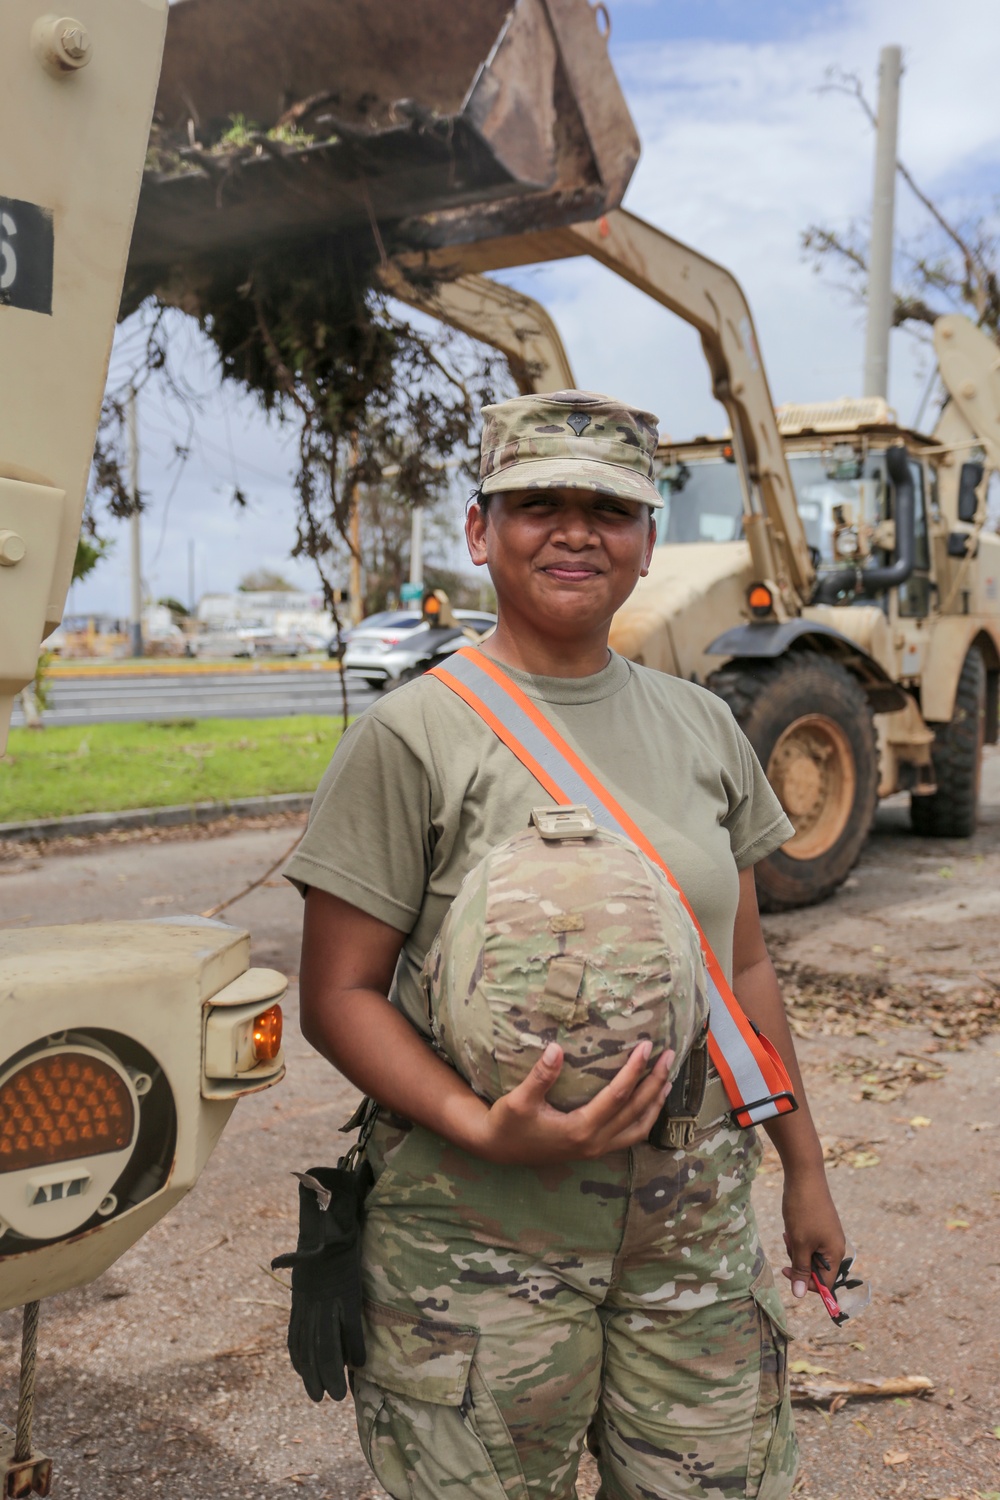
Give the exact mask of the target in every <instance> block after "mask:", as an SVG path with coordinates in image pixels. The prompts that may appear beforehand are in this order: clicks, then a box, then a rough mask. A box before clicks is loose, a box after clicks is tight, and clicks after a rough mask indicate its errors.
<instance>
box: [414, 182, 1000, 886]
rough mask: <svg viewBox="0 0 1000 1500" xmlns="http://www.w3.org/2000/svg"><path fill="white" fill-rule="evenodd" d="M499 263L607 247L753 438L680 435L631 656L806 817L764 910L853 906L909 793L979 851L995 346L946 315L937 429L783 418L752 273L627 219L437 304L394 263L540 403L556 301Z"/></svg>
mask: <svg viewBox="0 0 1000 1500" xmlns="http://www.w3.org/2000/svg"><path fill="white" fill-rule="evenodd" d="M489 252H492V254H493V255H494V257H495V260H494V264H496V263H501V264H503V265H505V266H507V267H509V266H511V265H515V264H520V263H521V261H522V257H524V258H534V257H537V258H538V259H543V258H544V259H548V258H554V257H556V256H559V255H568V254H590V255H594V256H595V258H597V259H599V260H601V261H603V263H604V264H605V265H607V266H608V267H609V268H610V269H612V270H614V271H616V272H617V273H618V274H620V275H623V276H625V277H626V279H628V280H631V281H632V282H633V283H634V284H636V285H638V286H640V287H641V288H642V289H643V290H644V291H646V292H647V293H648V294H649V295H650V296H652V297H653V298H654V299H655V300H657V301H659V302H660V303H662V304H663V305H664V306H667V307H668V308H670V309H671V310H672V311H674V312H675V313H677V314H678V315H679V316H680V317H682V318H684V319H685V321H688V322H691V323H693V324H694V325H695V326H696V327H697V328H698V329H699V332H700V333H701V336H702V343H703V347H704V348H705V352H706V356H707V358H708V362H709V365H710V368H711V369H712V373H713V389H714V391H715V394H716V395H717V396H718V397H719V399H720V400H721V401H722V402H723V404H724V405H726V407H727V408H728V410H729V412H730V416H731V418H732V419H733V430H732V432H731V433H730V434H728V435H726V436H725V437H721V438H715V439H712V438H697V439H694V440H692V441H690V442H688V443H676V442H673V441H672V440H665V441H664V442H663V443H661V446H660V449H659V451H658V454H657V465H656V467H657V482H658V484H659V487H660V490H661V492H662V494H663V497H664V502H665V508H664V511H663V513H662V515H661V516H660V518H659V534H658V537H657V547H656V551H655V552H654V556H653V562H652V566H651V568H650V572H649V576H648V577H647V578H646V579H644V580H642V581H641V582H640V584H639V587H638V588H637V590H636V592H635V593H634V594H633V596H632V598H631V599H630V600H629V602H628V603H627V604H626V605H625V606H624V607H623V608H622V609H621V610H620V611H619V613H618V615H617V616H616V618H615V621H614V625H613V628H612V644H613V645H614V646H615V647H616V648H617V649H618V650H619V651H621V652H622V653H623V654H624V655H626V656H629V657H631V658H632V659H633V660H635V661H638V662H641V663H644V664H645V665H648V666H651V667H654V668H656V669H657V670H659V671H664V672H670V673H672V674H673V675H675V676H682V677H686V678H689V679H691V680H693V681H696V682H701V683H704V684H705V685H706V686H707V687H709V688H711V689H712V690H713V691H715V692H717V693H718V694H719V695H720V696H721V697H723V698H725V699H726V701H727V702H728V703H729V705H730V707H731V708H732V709H733V712H734V714H735V715H736V718H737V719H738V720H739V722H740V724H741V725H742V727H743V728H744V730H745V731H746V733H747V735H748V736H749V738H750V740H751V743H752V744H753V746H754V748H755V750H756V751H757V753H758V755H759V756H760V758H761V761H762V763H763V764H764V767H765V770H766V772H767V776H768V779H769V780H770V782H771V784H772V786H773V787H774V789H775V791H776V792H777V794H778V796H779V798H780V800H781V803H782V806H783V807H784V809H785V811H786V812H787V813H788V815H789V818H790V819H791V821H792V823H793V824H794V826H795V835H794V837H793V838H792V839H790V840H789V841H788V843H787V844H785V845H784V846H783V847H782V848H781V849H780V850H778V851H777V852H776V853H775V854H773V855H771V856H770V857H769V858H768V859H766V860H764V861H763V862H762V863H761V864H760V865H759V866H758V867H757V884H758V894H759V899H760V902H761V905H762V907H764V908H765V909H767V910H772V911H774V910H781V909H784V908H788V907H795V906H803V905H809V904H811V903H813V902H816V901H820V900H822V899H823V898H824V897H826V896H828V895H830V894H831V893H832V892H833V891H834V890H835V889H836V888H837V887H838V886H839V885H840V884H841V883H842V882H843V881H844V879H845V878H846V876H847V875H848V874H849V872H850V870H851V869H852V868H853V866H854V864H855V862H856V860H857V858H858V856H859V854H860V852H861V849H862V847H863V845H864V842H865V839H866V838H867V835H868V831H869V828H870V826H871V821H872V817H873V814H874V810H875V806H876V803H877V801H878V799H879V798H882V797H887V796H891V795H892V794H893V793H895V792H901V791H906V792H908V793H909V795H910V807H911V820H912V824H913V828H914V830H915V832H917V833H919V834H923V835H925V836H935V837H954V838H964V837H968V836H969V835H970V834H971V833H972V832H973V831H974V829H975V826H976V815H977V806H978V797H979V782H980V771H981V763H982V750H983V745H984V743H985V742H990V743H995V742H996V739H997V729H998V683H1000V536H997V535H996V533H995V532H992V531H987V530H986V529H985V526H986V516H987V507H986V491H987V488H988V486H989V484H990V480H991V476H992V475H994V474H996V472H997V471H998V470H1000V419H998V418H997V415H996V413H997V412H998V411H1000V376H998V373H997V372H998V368H1000V354H998V351H997V348H996V346H995V345H994V344H992V343H991V341H990V340H989V339H988V338H987V337H986V336H985V335H984V334H982V333H981V332H979V331H978V330H977V329H976V328H974V327H973V326H972V325H971V324H970V323H969V321H968V320H967V319H965V318H962V317H959V316H951V317H946V318H942V319H941V320H940V321H939V322H938V324H937V325H936V327H935V331H934V340H935V349H936V353H937V358H938V365H939V369H940V373H941V378H942V381H943V384H944V387H945V390H946V393H947V400H946V403H945V405H944V407H943V410H942V413H941V416H940V419H939V421H938V423H937V426H936V428H935V431H934V433H933V435H931V436H926V435H922V434H920V433H917V432H914V431H912V430H910V429H908V428H905V427H903V426H901V425H900V423H899V422H898V421H897V419H896V417H895V414H894V413H893V412H892V411H891V410H890V408H889V407H888V406H887V404H886V403H885V402H884V401H881V400H878V399H871V398H869V399H864V400H850V399H848V400H841V401H834V402H830V403H826V404H818V405H815V406H786V407H783V408H781V409H780V410H779V412H778V413H777V417H776V416H775V413H774V411H773V409H772V407H771V404H770V396H769V393H768V390H767V385H766V379H765V376H764V371H763V367H762V364H761V359H760V355H759V352H758V349H757V344H756V338H755V335H754V330H753V323H752V320H751V317H750V312H749V308H748V307H747V306H746V303H745V300H744V298H743V294H742V292H741V291H740V289H739V286H738V285H737V283H736V282H735V280H734V279H733V277H732V276H731V275H730V273H729V272H728V271H726V270H725V269H724V268H722V267H720V266H716V265H713V264H712V262H710V261H708V260H706V259H705V258H704V257H703V256H701V255H699V254H698V253H697V252H696V251H694V250H692V249H691V248H690V247H687V246H683V245H680V244H678V243H677V242H676V241H673V240H670V239H669V237H668V236H666V235H663V234H661V233H660V231H658V230H655V229H653V228H652V226H650V225H647V224H643V223H642V222H641V221H640V220H638V219H635V218H634V217H633V216H632V215H629V214H626V213H624V212H622V211H621V210H619V211H617V212H616V213H613V214H608V215H605V216H604V217H603V218H602V219H601V220H600V221H599V222H598V223H597V224H596V225H576V226H572V227H570V228H567V229H565V230H563V231H561V232H560V233H559V234H557V235H556V234H548V235H546V236H545V237H544V239H542V238H541V237H539V238H537V239H536V240H535V241H534V243H533V244H532V245H530V247H526V246H525V243H524V237H521V239H519V240H517V241H513V240H511V241H508V242H507V243H506V244H505V245H504V247H503V258H502V259H501V258H500V257H498V256H496V247H494V246H485V245H479V246H476V247H475V248H474V250H472V251H470V252H466V254H465V256H464V257H463V259H462V261H461V262H460V264H461V266H462V267H463V268H468V269H465V270H464V273H463V274H461V275H459V276H457V277H456V279H454V280H448V281H444V282H443V283H442V284H440V285H438V286H436V287H435V288H434V290H433V292H428V291H425V290H423V289H422V283H421V282H420V281H419V280H418V281H417V283H416V284H415V285H411V284H409V283H407V280H406V278H405V276H403V275H401V274H400V273H399V272H398V271H395V270H394V272H393V277H392V280H391V282H390V284H391V285H392V287H393V290H395V291H396V292H397V295H400V296H402V297H404V298H405V300H408V301H410V302H412V303H414V305H416V306H420V307H422V308H423V309H424V310H425V311H428V312H432V313H434V315H435V316H437V317H439V318H441V319H443V320H444V321H445V322H448V323H451V324H453V325H454V326H456V327H459V328H462V329H464V330H465V331H467V332H470V333H473V334H475V335H476V336H478V337H480V338H484V339H486V340H487V341H488V342H490V343H493V344H495V345H496V346H497V347H499V348H501V349H502V350H504V352H505V353H507V355H508V357H509V359H510V361H511V368H512V369H513V370H514V372H515V374H516V376H517V377H518V381H519V384H520V387H521V389H522V390H547V389H552V388H553V385H554V384H555V383H556V381H557V380H558V382H559V383H560V384H567V385H572V383H573V380H572V371H571V369H570V365H569V360H568V357H567V355H566V352H565V350H564V348H563V346H562V343H561V340H560V338H559V334H558V331H557V330H556V329H555V327H554V325H553V324H552V323H551V320H550V319H549V318H548V316H547V315H546V314H545V312H544V311H543V309H541V308H540V307H538V306H537V304H533V303H532V302H531V300H530V299H529V298H526V297H525V296H524V295H523V294H522V293H520V292H516V291H514V290H513V289H510V288H507V287H503V286H498V285H497V284H496V283H494V282H491V281H490V280H489V279H488V278H486V277H485V276H483V275H482V274H478V273H481V271H482V270H483V269H484V268H485V266H486V264H487V262H486V258H485V257H486V254H487V253H489ZM423 263H424V264H426V258H425V261H424V262H423ZM443 263H444V261H443V258H442V257H440V256H439V257H438V258H437V264H438V265H439V266H440V265H441V264H443ZM406 264H412V261H410V262H407V263H406ZM451 265H452V267H454V265H455V261H454V260H452V262H451ZM526 351H529V352H530V358H526V357H525V353H526Z"/></svg>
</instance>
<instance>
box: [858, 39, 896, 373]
mask: <svg viewBox="0 0 1000 1500" xmlns="http://www.w3.org/2000/svg"><path fill="white" fill-rule="evenodd" d="M902 71H903V54H902V51H901V49H900V48H899V47H883V48H882V51H881V52H880V53H879V68H878V120H877V128H876V133H875V183H874V188H873V191H872V233H871V242H870V244H869V247H868V327H867V330H866V334H865V395H866V396H883V397H888V395H889V332H890V329H891V328H892V240H893V219H894V216H895V207H896V156H897V152H896V141H897V137H898V133H899V80H900V76H901V74H902Z"/></svg>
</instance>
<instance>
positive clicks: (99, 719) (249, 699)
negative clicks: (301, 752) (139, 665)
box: [11, 661, 375, 728]
mask: <svg viewBox="0 0 1000 1500" xmlns="http://www.w3.org/2000/svg"><path fill="white" fill-rule="evenodd" d="M151 665H154V666H156V667H157V668H158V669H159V670H157V671H156V672H155V673H153V672H151V673H149V674H147V675H142V674H141V673H125V672H116V673H108V674H107V675H102V674H100V673H99V672H97V671H95V670H93V669H92V670H90V671H88V672H87V673H86V674H84V673H80V674H79V675H77V676H72V677H70V676H66V677H53V678H52V679H51V681H50V683H49V691H50V696H51V703H50V706H49V707H48V708H47V709H46V710H45V722H46V723H47V724H53V725H56V724H107V723H118V724H124V723H127V722H129V721H135V720H143V721H145V720H162V719H181V718H191V719H270V718H280V717H283V716H286V715H292V714H324V713H326V714H338V713H340V711H341V688H340V673H339V672H338V671H336V670H335V669H332V668H331V666H330V664H329V663H328V662H326V661H322V662H316V663H315V664H306V665H303V666H302V667H300V668H296V669H291V670H290V669H289V663H287V662H283V663H281V664H280V667H279V668H278V669H277V670H276V669H275V668H274V667H268V666H266V665H262V666H260V667H257V666H251V667H250V668H249V669H244V670H242V671H238V672H234V671H220V672H210V671H205V670H204V669H203V668H199V670H197V671H191V670H190V669H185V668H178V670H177V671H176V672H175V673H168V672H165V671H163V670H162V668H163V665H164V664H163V663H162V662H157V663H152V664H151ZM374 696H375V695H374V693H373V692H372V690H371V689H370V688H369V687H368V686H367V685H366V684H365V683H364V682H358V681H356V680H353V679H348V685H347V701H348V707H349V710H350V712H351V713H352V714H357V713H360V712H361V710H362V709H363V708H367V706H368V704H369V703H371V701H372V699H373V698H374ZM11 722H12V724H13V725H14V727H15V728H17V727H18V726H20V725H21V724H23V722H24V719H23V716H22V714H21V710H20V706H19V705H15V709H14V716H13V719H12V720H11Z"/></svg>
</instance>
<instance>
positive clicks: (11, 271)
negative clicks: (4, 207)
mask: <svg viewBox="0 0 1000 1500" xmlns="http://www.w3.org/2000/svg"><path fill="white" fill-rule="evenodd" d="M0 233H3V234H5V235H7V234H16V233H17V225H16V224H15V223H14V220H13V219H12V218H11V216H10V214H5V213H0ZM16 275H17V256H16V255H15V254H14V246H13V245H12V244H11V243H10V241H9V240H6V239H0V292H5V291H6V290H7V288H8V287H10V286H13V284H14V277H15V276H16Z"/></svg>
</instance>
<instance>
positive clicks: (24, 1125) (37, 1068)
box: [0, 1052, 135, 1172]
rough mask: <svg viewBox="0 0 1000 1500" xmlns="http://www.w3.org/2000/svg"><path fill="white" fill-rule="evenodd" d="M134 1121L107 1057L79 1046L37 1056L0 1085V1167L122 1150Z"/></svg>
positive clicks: (122, 1086) (44, 1163)
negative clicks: (79, 1049) (80, 1049)
mask: <svg viewBox="0 0 1000 1500" xmlns="http://www.w3.org/2000/svg"><path fill="white" fill-rule="evenodd" d="M53 1084H56V1085H57V1087H56V1088H53ZM56 1098H58V1099H59V1101H60V1104H59V1106H58V1107H57V1108H53V1104H54V1101H55V1099H56ZM134 1123H135V1114H134V1110H133V1106H132V1097H131V1095H130V1093H129V1091H128V1087H127V1085H126V1083H125V1080H124V1079H123V1078H122V1077H121V1076H120V1074H118V1073H117V1072H116V1071H115V1069H114V1068H113V1067H112V1066H111V1065H110V1063H104V1062H101V1061H100V1060H99V1059H97V1058H93V1057H88V1056H87V1055H86V1053H79V1052H56V1053H53V1054H51V1055H50V1056H48V1057H37V1058H35V1059H34V1060H33V1061H31V1062H27V1063H25V1065H24V1067H23V1068H19V1069H18V1071H17V1072H16V1073H12V1074H11V1076H10V1077H9V1078H8V1079H7V1081H6V1083H5V1084H4V1085H3V1087H2V1088H0V1172H19V1171H21V1170H22V1169H23V1168H25V1167H41V1166H49V1165H50V1164H52V1163H54V1162H60V1161H72V1160H73V1158H74V1157H77V1156H100V1155H103V1154H104V1153H105V1152H106V1151H124V1150H125V1148H126V1147H127V1146H128V1145H129V1144H130V1142H131V1140H132V1129H133V1125H134Z"/></svg>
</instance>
